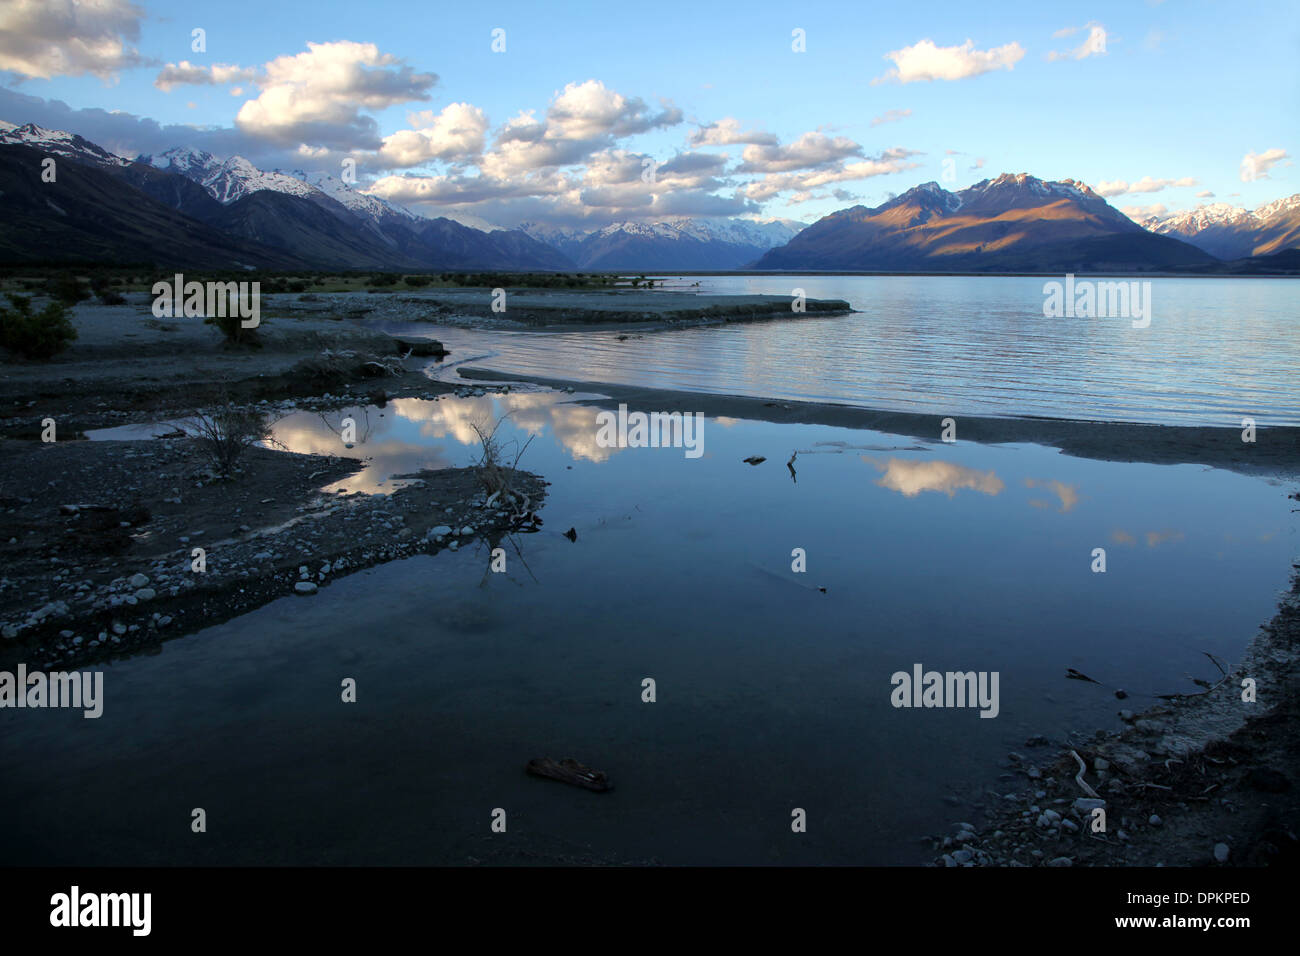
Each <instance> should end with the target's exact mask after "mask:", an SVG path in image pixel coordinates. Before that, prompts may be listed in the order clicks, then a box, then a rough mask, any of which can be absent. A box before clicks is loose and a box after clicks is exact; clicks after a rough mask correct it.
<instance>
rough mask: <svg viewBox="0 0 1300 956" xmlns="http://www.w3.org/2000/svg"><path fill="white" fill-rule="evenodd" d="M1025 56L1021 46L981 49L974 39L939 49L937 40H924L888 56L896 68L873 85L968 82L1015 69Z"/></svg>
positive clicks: (1007, 45)
mask: <svg viewBox="0 0 1300 956" xmlns="http://www.w3.org/2000/svg"><path fill="white" fill-rule="evenodd" d="M1024 55H1025V49H1024V47H1022V46H1021V45H1020V44H1019V43H1007V44H1005V45H1003V46H999V47H994V48H992V49H989V50H977V49H975V42H974V41H973V40H967V41H966V42H965V43H963V44H962V45H961V46H936V45H935V43H934V41H933V40H922V41H921V42H919V43H914V44H913V45H912V46H907V47H903V48H902V49H901V50H893V51H891V52H889V53H886V54H885V59H887V60H892V61H893V62H894V65H893V66H892V67H890V68H889V69H888V70H886V71H885V73H884V74H883V75H882V76H878V77H876V78H875V79H874V80H872V81H871V82H872V84H873V85H874V84H876V83H885V82H889V81H894V82H898V83H919V82H929V81H931V80H964V79H966V78H967V77H971V76H979V75H980V74H981V73H989V72H991V71H993V70H1010V69H1014V68H1015V65H1016V64H1017V63H1018V62H1020V60H1021V58H1022V57H1024Z"/></svg>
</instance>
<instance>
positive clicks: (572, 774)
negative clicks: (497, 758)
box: [527, 757, 614, 793]
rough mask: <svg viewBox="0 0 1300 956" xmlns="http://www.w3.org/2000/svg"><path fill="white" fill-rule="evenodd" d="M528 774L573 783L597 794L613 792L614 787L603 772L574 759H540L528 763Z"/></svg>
mask: <svg viewBox="0 0 1300 956" xmlns="http://www.w3.org/2000/svg"><path fill="white" fill-rule="evenodd" d="M527 769H528V772H529V773H531V774H533V776H536V777H549V778H550V779H552V780H559V781H560V782H561V783H571V784H573V785H574V786H575V787H583V788H584V789H586V790H594V791H596V792H597V793H604V792H605V791H606V790H613V789H614V785H613V784H612V783H610V782H609V777H607V776H605V772H604V771H603V770H592V769H591V768H590V767H585V766H583V765H582V764H580V763H578V761H576V760H574V759H573V758H572V757H566V758H565V759H564V760H558V761H557V760H552V759H551V758H550V757H539V758H537V759H536V760H530V761H528V768H527Z"/></svg>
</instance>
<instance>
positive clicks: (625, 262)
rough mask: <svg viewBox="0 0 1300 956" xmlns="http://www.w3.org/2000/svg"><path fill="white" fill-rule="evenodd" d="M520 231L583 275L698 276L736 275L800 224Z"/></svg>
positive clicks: (691, 223) (690, 223)
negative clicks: (709, 272) (611, 272)
mask: <svg viewBox="0 0 1300 956" xmlns="http://www.w3.org/2000/svg"><path fill="white" fill-rule="evenodd" d="M520 228H521V229H522V230H523V231H524V232H526V233H528V235H530V236H532V237H533V238H535V239H539V240H541V241H542V242H547V243H550V244H551V245H552V246H554V247H555V248H556V249H559V250H560V251H561V252H563V253H564V254H565V255H567V256H568V257H569V258H571V259H573V260H574V261H575V262H576V263H577V264H578V265H579V266H581V267H582V268H584V269H614V270H623V269H628V270H630V269H636V270H639V271H642V272H644V271H650V270H665V271H689V272H701V271H707V270H709V269H724V270H729V269H740V268H743V267H745V266H747V265H749V264H750V263H752V262H753V261H754V260H755V259H757V258H758V257H759V256H761V255H762V254H763V253H764V252H766V251H767V250H769V249H771V248H773V247H774V246H778V245H781V244H783V243H785V242H788V241H789V240H790V239H791V238H792V237H793V236H794V235H796V234H797V233H798V231H799V230H800V229H802V228H803V223H800V222H795V221H793V220H788V219H780V220H778V219H769V220H752V219H692V218H690V217H688V216H674V217H671V218H667V219H662V220H658V221H655V222H615V223H610V224H609V225H606V226H601V227H599V228H596V229H589V230H583V229H574V228H571V227H557V226H550V225H546V224H543V223H532V222H530V223H524V224H523V225H521V226H520Z"/></svg>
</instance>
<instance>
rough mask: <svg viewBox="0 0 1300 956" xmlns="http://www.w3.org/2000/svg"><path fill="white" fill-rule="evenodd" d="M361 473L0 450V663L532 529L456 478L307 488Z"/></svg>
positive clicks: (268, 459) (307, 594)
mask: <svg viewBox="0 0 1300 956" xmlns="http://www.w3.org/2000/svg"><path fill="white" fill-rule="evenodd" d="M361 464H362V463H361V462H360V461H358V460H356V459H349V458H341V457H336V456H327V455H302V454H293V453H289V452H283V451H275V450H271V449H266V448H252V449H250V450H248V451H247V452H246V453H245V457H244V459H243V460H242V461H241V466H240V470H239V471H238V472H237V473H236V474H234V475H233V476H232V477H231V478H230V479H220V478H214V477H213V476H212V474H211V472H210V470H209V467H208V465H207V463H206V461H205V458H204V456H203V454H202V453H201V452H200V450H199V449H198V447H197V446H196V443H195V442H194V441H193V440H192V439H189V438H172V439H167V438H159V439H152V440H145V441H60V442H57V443H53V444H45V443H41V442H30V441H11V440H0V473H2V474H3V475H4V479H3V485H0V660H3V661H6V662H9V661H17V660H25V661H27V662H28V663H31V664H33V665H34V666H41V667H45V668H46V669H49V667H52V666H57V667H73V666H81V665H84V664H86V663H89V662H92V661H95V660H98V659H104V658H111V657H113V656H117V655H121V654H123V653H128V652H131V651H135V650H138V649H140V648H148V647H151V646H156V645H157V644H158V643H159V642H160V641H162V640H166V639H168V638H170V637H178V636H180V635H182V634H185V633H189V632H192V631H195V630H198V629H199V628H202V627H207V626H210V625H212V624H215V623H218V622H220V621H223V620H226V619H228V618H231V617H234V616H236V615H238V614H242V613H244V612H246V611H250V610H252V609H254V608H256V607H259V606H261V605H262V604H266V603H268V602H269V601H272V600H275V599H276V598H280V597H284V596H285V595H293V594H300V595H302V596H303V597H304V598H305V599H310V598H311V596H312V595H313V594H315V593H316V591H317V590H319V589H322V588H325V587H327V586H328V585H329V583H330V582H332V581H333V580H335V579H337V578H339V577H341V576H343V575H346V574H351V573H353V572H355V571H359V570H361V569H363V568H366V567H370V566H372V565H376V564H380V563H382V562H385V561H390V560H395V559H398V558H404V557H409V556H411V555H414V554H428V553H435V552H437V551H440V550H442V549H443V548H451V549H453V550H455V549H458V548H460V547H470V546H474V547H482V546H483V545H488V546H489V547H496V546H498V545H499V544H501V543H502V541H503V540H505V539H506V537H507V536H508V535H510V534H515V533H529V532H532V531H536V530H537V528H538V527H539V524H538V521H537V518H538V517H539V516H535V515H533V516H529V515H524V514H516V513H513V511H514V510H513V509H512V510H511V511H507V510H503V509H501V508H499V507H496V506H493V507H487V506H485V504H484V499H485V495H484V493H483V489H482V487H481V486H480V484H479V481H478V478H477V475H476V473H475V470H474V469H471V468H452V469H445V470H439V471H428V472H420V473H418V474H416V475H411V476H405V479H404V480H403V481H401V482H400V485H401V486H400V487H398V488H397V490H395V491H393V492H392V493H391V494H388V495H367V494H362V493H360V492H347V491H346V486H344V489H343V490H341V491H340V492H339V493H336V494H331V493H327V492H323V491H321V490H320V489H321V487H322V486H323V485H325V484H328V483H330V482H337V481H339V480H341V479H344V478H346V477H347V476H348V475H351V474H354V473H355V472H357V471H358V470H360V467H361ZM511 483H512V486H513V487H515V488H516V489H518V490H521V491H523V492H524V493H526V494H527V495H528V497H529V499H530V505H529V507H528V511H529V512H533V511H535V510H536V509H537V508H539V507H540V505H541V503H542V501H543V499H544V497H545V483H544V482H543V481H542V480H541V479H540V478H538V477H537V476H535V475H531V474H527V473H525V472H513V473H512V478H511ZM503 546H504V547H506V548H509V544H508V543H507V544H505V545H503ZM196 548H200V549H202V550H203V551H204V560H205V568H204V570H202V571H196V570H195V566H194V549H196ZM484 566H485V567H486V566H487V554H486V552H484Z"/></svg>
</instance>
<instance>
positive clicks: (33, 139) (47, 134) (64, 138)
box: [0, 123, 131, 166]
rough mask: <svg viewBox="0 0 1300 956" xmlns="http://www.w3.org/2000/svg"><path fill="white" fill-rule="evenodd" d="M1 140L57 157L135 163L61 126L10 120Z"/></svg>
mask: <svg viewBox="0 0 1300 956" xmlns="http://www.w3.org/2000/svg"><path fill="white" fill-rule="evenodd" d="M0 143H7V144H11V145H22V146H35V147H38V148H40V149H43V150H46V151H47V152H50V153H53V154H54V155H56V156H66V157H68V158H69V159H79V160H88V161H90V162H92V163H96V164H98V165H101V166H129V165H130V164H131V160H129V159H123V158H122V157H121V156H118V155H116V154H114V153H110V152H109V151H108V150H106V149H104V148H103V147H101V146H96V145H95V144H94V143H92V142H90V140H87V139H82V138H81V137H80V136H78V135H77V134H76V133H69V132H68V131H66V130H61V129H46V128H45V127H44V126H37V125H36V124H35V123H26V124H24V125H22V126H14V125H12V124H10V123H6V124H5V128H4V129H0Z"/></svg>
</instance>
